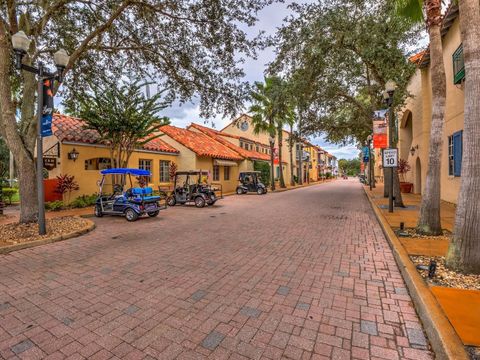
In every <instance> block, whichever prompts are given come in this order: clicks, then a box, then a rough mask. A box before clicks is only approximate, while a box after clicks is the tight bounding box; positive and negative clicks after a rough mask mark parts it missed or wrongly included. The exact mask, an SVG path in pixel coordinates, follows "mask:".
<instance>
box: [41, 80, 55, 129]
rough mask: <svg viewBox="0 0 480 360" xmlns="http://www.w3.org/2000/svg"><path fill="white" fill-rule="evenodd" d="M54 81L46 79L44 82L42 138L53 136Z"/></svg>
mask: <svg viewBox="0 0 480 360" xmlns="http://www.w3.org/2000/svg"><path fill="white" fill-rule="evenodd" d="M52 87H53V81H52V80H50V79H46V80H44V81H43V109H42V124H41V126H42V137H47V136H51V135H53V133H52V118H53V89H52Z"/></svg>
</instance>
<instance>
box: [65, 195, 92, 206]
mask: <svg viewBox="0 0 480 360" xmlns="http://www.w3.org/2000/svg"><path fill="white" fill-rule="evenodd" d="M97 197H98V195H97V194H93V195H82V196H79V197H77V198H76V199H75V200H73V201H72V202H71V203H70V204H69V206H70V207H72V208H84V207H88V206H93V205H95V203H96V201H97Z"/></svg>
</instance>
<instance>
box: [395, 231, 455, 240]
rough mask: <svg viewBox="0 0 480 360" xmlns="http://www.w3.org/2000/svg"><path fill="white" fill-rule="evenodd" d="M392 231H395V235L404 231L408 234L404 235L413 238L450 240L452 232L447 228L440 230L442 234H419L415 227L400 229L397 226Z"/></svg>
mask: <svg viewBox="0 0 480 360" xmlns="http://www.w3.org/2000/svg"><path fill="white" fill-rule="evenodd" d="M394 231H395V232H396V233H397V235H398V234H399V233H404V234H406V235H408V236H406V237H414V238H422V239H433V240H435V239H447V240H450V238H451V236H452V233H451V232H450V231H448V230H445V229H444V230H442V231H443V234H442V235H438V236H432V235H423V234H420V233H418V232H417V229H415V228H405V229H403V230H400V229H399V228H395V229H394Z"/></svg>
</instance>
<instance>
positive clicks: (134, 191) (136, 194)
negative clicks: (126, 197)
mask: <svg viewBox="0 0 480 360" xmlns="http://www.w3.org/2000/svg"><path fill="white" fill-rule="evenodd" d="M129 191H130V192H131V197H132V198H133V199H132V200H133V201H135V202H154V201H158V200H160V196H152V195H151V194H153V189H152V188H151V187H146V188H131V189H130V190H129Z"/></svg>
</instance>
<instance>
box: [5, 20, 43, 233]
mask: <svg viewBox="0 0 480 360" xmlns="http://www.w3.org/2000/svg"><path fill="white" fill-rule="evenodd" d="M11 53H12V48H11V44H10V41H9V38H8V36H7V34H6V33H5V28H4V27H3V26H0V111H1V113H0V135H2V137H4V139H5V141H6V143H7V146H8V148H9V149H10V151H11V152H12V153H13V156H14V159H15V163H16V164H17V168H18V178H19V186H20V196H21V201H20V222H21V223H28V222H34V221H36V220H37V217H38V204H37V186H36V179H35V161H34V157H33V154H34V152H33V149H34V147H35V132H36V126H37V121H36V118H35V116H34V110H33V109H34V101H35V100H34V99H35V78H34V77H33V76H32V75H28V74H27V75H25V77H24V88H23V106H22V110H25V111H24V113H23V114H22V119H21V121H20V123H18V122H17V120H16V118H15V106H14V104H13V102H12V86H11V79H12V77H11V76H12V74H11V73H10V69H11V62H10V60H11V57H12V56H11ZM27 105H30V108H29V109H28V110H29V111H26V109H25V108H26V107H28V106H27ZM30 116H31V117H30ZM32 117H33V118H32ZM29 120H30V122H29ZM20 129H21V130H22V134H21V133H20V131H19V130H20ZM22 135H23V136H22Z"/></svg>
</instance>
